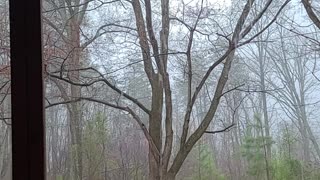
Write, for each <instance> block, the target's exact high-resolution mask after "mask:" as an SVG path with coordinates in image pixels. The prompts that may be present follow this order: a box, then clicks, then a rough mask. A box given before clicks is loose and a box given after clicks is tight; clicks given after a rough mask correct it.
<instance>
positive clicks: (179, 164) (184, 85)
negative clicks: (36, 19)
mask: <svg viewBox="0 0 320 180" xmlns="http://www.w3.org/2000/svg"><path fill="white" fill-rule="evenodd" d="M302 2H304V3H307V4H304V5H303V4H302V3H301V2H300V1H299V2H298V1H293V0H292V1H290V0H281V1H279V0H278V1H272V0H259V1H257V0H256V1H254V0H161V1H159V0H44V1H43V10H42V12H43V43H44V44H43V45H44V48H43V50H44V52H43V53H44V63H45V73H46V76H45V94H46V101H45V102H46V107H45V108H46V142H47V145H46V149H47V156H46V157H47V177H48V179H49V180H61V179H63V180H69V179H71V180H87V179H88V180H100V179H101V180H102V179H103V180H107V179H108V180H131V179H133V180H144V179H151V180H160V179H164V180H174V179H186V180H195V179H199V180H200V179H201V180H209V179H239V180H240V179H241V180H242V179H243V180H246V179H268V180H270V179H295V178H296V179H319V178H320V173H319V172H318V169H319V168H320V165H319V159H320V146H319V143H320V141H319V139H320V134H319V128H317V127H318V125H319V122H318V121H319V118H318V116H319V113H320V111H319V106H320V103H319V102H320V96H319V95H318V94H319V87H320V80H319V79H320V71H319V70H320V69H319V62H318V61H319V44H320V40H319V37H320V36H319V35H320V34H319V32H320V31H319V27H320V25H317V19H319V18H320V13H319V10H318V9H319V7H320V6H319V5H320V4H319V2H315V1H312V2H311V1H309V0H302ZM310 2H311V5H310V4H309V3H310ZM310 6H312V8H310ZM308 7H309V8H308ZM311 11H314V12H311ZM307 12H308V13H307ZM310 17H311V18H310ZM318 22H320V21H318Z"/></svg>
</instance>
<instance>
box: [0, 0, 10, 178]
mask: <svg viewBox="0 0 320 180" xmlns="http://www.w3.org/2000/svg"><path fill="white" fill-rule="evenodd" d="M9 36H10V34H9V1H7V0H0V179H3V180H10V179H11V178H12V177H11V165H12V163H11V102H10V42H9V40H10V38H9Z"/></svg>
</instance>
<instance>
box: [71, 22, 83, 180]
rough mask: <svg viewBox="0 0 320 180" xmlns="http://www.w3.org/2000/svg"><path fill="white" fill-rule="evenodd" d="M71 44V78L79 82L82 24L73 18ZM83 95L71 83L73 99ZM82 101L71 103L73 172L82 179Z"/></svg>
mask: <svg viewBox="0 0 320 180" xmlns="http://www.w3.org/2000/svg"><path fill="white" fill-rule="evenodd" d="M69 28H70V33H69V36H70V38H71V42H70V43H71V44H72V46H71V47H70V49H69V51H70V52H71V58H70V64H69V69H70V70H71V72H70V74H69V78H70V80H71V81H72V82H79V78H80V73H79V71H74V69H79V68H81V64H80V53H81V49H80V24H79V23H78V21H77V20H76V19H72V20H71V23H70V27H69ZM78 97H81V89H80V87H79V86H75V85H71V99H76V98H78ZM79 103H80V102H74V103H72V104H71V108H70V109H71V112H69V115H70V132H71V144H72V148H74V153H75V154H74V155H73V157H74V159H73V160H74V163H73V170H74V171H73V172H74V178H75V179H76V180H82V172H83V170H82V142H81V137H82V132H81V114H80V112H81V111H80V104H79Z"/></svg>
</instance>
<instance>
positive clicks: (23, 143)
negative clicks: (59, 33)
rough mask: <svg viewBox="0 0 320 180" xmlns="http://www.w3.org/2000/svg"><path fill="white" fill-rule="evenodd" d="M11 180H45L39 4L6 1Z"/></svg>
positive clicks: (28, 0)
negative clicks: (7, 15) (7, 5)
mask: <svg viewBox="0 0 320 180" xmlns="http://www.w3.org/2000/svg"><path fill="white" fill-rule="evenodd" d="M9 5H10V46H11V94H12V99H11V103H12V106H11V107H12V175H13V176H12V177H13V180H44V179H45V172H46V168H45V138H44V137H45V133H44V131H45V128H44V127H45V126H44V107H43V104H44V102H43V101H44V98H43V79H42V75H43V74H42V71H43V70H42V69H43V66H42V43H41V36H42V33H41V28H42V27H41V0H23V1H16V0H9Z"/></svg>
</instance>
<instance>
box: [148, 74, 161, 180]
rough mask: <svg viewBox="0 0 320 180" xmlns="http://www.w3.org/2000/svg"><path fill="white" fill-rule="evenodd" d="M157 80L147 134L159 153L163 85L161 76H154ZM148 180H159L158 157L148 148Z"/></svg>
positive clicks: (154, 85) (159, 166)
mask: <svg viewBox="0 0 320 180" xmlns="http://www.w3.org/2000/svg"><path fill="white" fill-rule="evenodd" d="M156 77H157V80H156V81H155V83H153V85H152V105H151V113H150V118H149V133H150V136H151V137H152V139H153V141H154V143H155V145H156V147H157V148H158V150H159V151H160V150H161V148H162V134H161V130H162V108H163V84H162V79H161V75H159V74H157V75H156ZM149 149H150V150H149V179H150V180H160V177H161V174H160V173H161V165H160V157H155V155H154V154H153V153H152V149H151V147H149Z"/></svg>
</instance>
